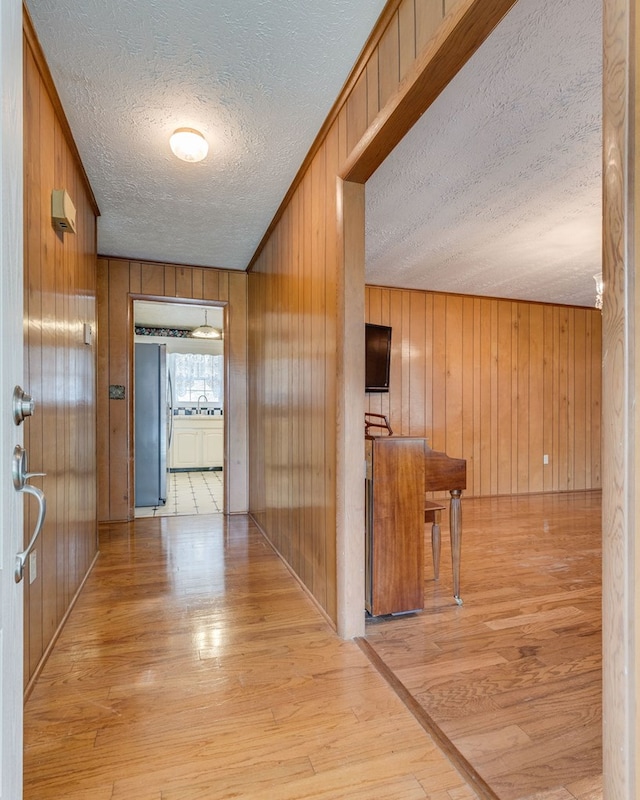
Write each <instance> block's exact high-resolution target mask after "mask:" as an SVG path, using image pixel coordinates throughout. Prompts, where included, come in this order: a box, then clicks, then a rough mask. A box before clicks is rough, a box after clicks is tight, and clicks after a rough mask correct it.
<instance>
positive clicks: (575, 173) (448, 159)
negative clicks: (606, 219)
mask: <svg viewBox="0 0 640 800" xmlns="http://www.w3.org/2000/svg"><path fill="white" fill-rule="evenodd" d="M27 6H28V8H29V11H30V13H31V16H32V18H33V21H34V25H35V28H36V31H37V33H38V36H39V38H40V40H41V42H42V45H43V49H44V51H45V55H46V57H47V60H48V62H49V65H50V67H51V71H52V74H53V77H54V80H55V82H56V86H57V88H58V91H59V93H60V96H61V99H62V103H63V106H64V108H65V110H66V113H67V117H68V119H69V122H70V125H71V128H72V131H73V134H74V137H75V139H76V142H77V145H78V149H79V151H80V154H81V156H82V159H83V162H84V165H85V169H86V171H87V174H88V175H89V179H90V181H91V184H92V187H93V190H94V193H95V195H96V199H97V201H98V204H99V206H100V210H101V213H102V216H101V218H100V220H99V223H98V245H99V251H100V252H101V253H103V254H105V255H114V256H125V257H129V258H139V259H150V260H158V261H173V262H177V263H190V264H196V265H202V266H219V267H225V268H228V269H244V268H245V267H246V266H247V263H248V262H249V260H250V258H251V256H252V255H253V253H254V251H255V248H256V247H257V245H258V243H259V241H260V240H261V238H262V236H263V234H264V232H265V230H266V228H267V227H268V225H269V223H270V222H271V219H272V218H273V215H274V214H275V212H276V210H277V208H278V206H279V205H280V202H281V200H282V198H283V197H284V195H285V193H286V191H287V189H288V188H289V185H290V184H291V181H292V180H293V178H294V176H295V174H296V172H297V170H298V168H299V166H300V164H301V163H302V161H303V159H304V157H305V155H306V153H307V151H308V149H309V147H310V145H311V143H312V141H313V139H314V138H315V136H316V134H317V132H318V130H319V129H320V127H321V125H322V123H323V121H324V119H325V117H326V114H327V113H328V111H329V109H330V108H331V105H332V104H333V101H334V100H335V98H336V96H337V95H338V93H339V91H340V88H341V87H342V84H343V83H344V81H345V79H346V77H347V75H348V73H349V71H350V69H351V67H352V66H353V64H354V62H355V60H356V58H357V56H358V54H359V52H360V50H361V48H362V46H363V45H364V43H365V41H366V38H367V36H368V33H369V31H370V30H371V29H372V28H373V26H374V24H375V22H376V19H377V17H378V16H379V14H380V12H381V11H382V8H383V6H384V2H383V0H295V1H294V0H191V2H186V1H185V0H137V2H135V3H133V2H125V1H124V0H117V1H116V2H113V1H112V0H110V1H109V2H106V3H105V2H104V0H83V2H80V0H27ZM601 40H602V33H601V0H562V2H557V0H553V2H552V0H519V2H518V3H517V4H516V5H515V7H514V8H513V10H512V11H511V12H510V13H509V15H508V16H507V17H506V18H505V20H503V22H502V23H501V24H500V25H499V26H498V28H497V29H496V30H495V31H494V33H493V34H492V36H491V37H490V39H489V41H488V42H487V43H485V45H484V46H483V47H482V48H481V49H480V50H479V51H478V52H477V53H476V55H475V56H474V57H473V58H472V59H471V61H470V62H469V63H468V64H467V66H466V67H465V68H464V69H463V71H462V73H461V74H460V75H458V76H457V77H456V78H455V79H454V80H453V81H452V82H451V84H450V85H449V86H448V87H447V88H446V90H445V92H444V93H443V95H442V96H441V97H440V98H438V100H437V101H436V103H435V104H434V105H433V106H432V107H431V108H430V109H429V110H428V111H427V112H426V113H425V114H424V115H423V117H422V119H421V120H420V121H419V122H418V124H417V125H416V126H415V128H414V129H413V130H412V131H411V132H410V133H409V135H408V136H407V137H405V139H404V140H403V142H401V143H400V145H398V147H397V148H396V150H395V151H394V153H393V154H392V155H391V156H390V157H389V158H388V159H387V161H386V162H385V163H384V164H383V165H382V166H381V167H380V168H379V169H378V171H377V172H376V174H375V175H373V176H372V178H371V179H370V180H369V182H368V183H367V189H366V195H367V236H366V251H367V282H369V283H375V284H382V285H387V286H407V287H415V288H424V289H432V290H440V291H458V292H465V293H472V294H480V295H490V296H497V297H499V296H503V297H513V298H522V299H532V300H541V301H547V302H561V303H576V304H582V305H593V300H594V293H595V284H594V281H593V277H592V276H593V274H594V273H596V272H599V270H600V258H601V246H600V241H601V236H600V229H601V73H602V63H601ZM182 126H188V127H196V128H198V129H200V130H202V131H203V132H204V133H205V135H206V136H207V138H208V140H209V143H210V151H209V155H208V157H207V158H206V159H205V160H204V161H203V162H201V163H200V164H185V163H183V162H180V161H178V160H177V159H175V158H174V157H173V156H172V154H171V152H170V150H169V146H168V138H169V135H170V134H171V133H172V131H173V130H174V129H175V128H177V127H182Z"/></svg>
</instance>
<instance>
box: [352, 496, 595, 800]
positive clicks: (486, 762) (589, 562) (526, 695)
mask: <svg viewBox="0 0 640 800" xmlns="http://www.w3.org/2000/svg"><path fill="white" fill-rule="evenodd" d="M462 505H463V523H462V530H463V545H462V554H463V555H462V581H461V583H462V597H463V599H464V606H463V607H461V608H459V607H458V606H456V605H455V603H454V602H453V598H452V596H451V595H452V588H451V568H450V560H449V559H450V551H449V548H448V544H447V543H448V529H447V530H445V527H444V526H443V538H442V540H443V553H442V562H441V579H440V582H439V584H435V583H434V581H433V580H432V579H431V578H430V576H431V575H432V572H431V562H430V558H429V557H428V558H427V573H426V574H427V577H428V580H427V582H426V588H425V601H426V608H425V611H424V612H423V613H421V614H417V615H415V616H411V617H396V618H393V619H387V618H385V619H381V620H373V621H371V622H370V623H369V624H368V626H367V644H368V646H370V647H372V648H373V650H374V651H375V655H374V657H375V656H377V657H379V658H380V659H381V660H382V661H383V662H384V664H385V665H386V666H387V667H388V668H389V669H390V671H391V672H392V673H393V680H395V681H396V682H399V683H398V684H397V686H398V688H399V690H400V691H403V690H408V695H409V700H410V701H414V702H416V701H417V702H416V705H417V706H419V710H422V711H423V712H426V714H427V715H428V716H429V717H430V718H431V719H432V720H433V721H434V722H435V723H437V725H438V726H439V727H440V729H441V730H442V731H443V732H444V733H445V734H446V736H447V737H448V738H449V739H450V740H451V742H452V743H453V744H454V745H455V747H456V748H457V749H458V750H459V751H460V752H461V753H462V754H463V756H464V757H466V759H467V760H468V761H469V762H470V764H471V765H472V767H474V768H475V769H477V771H478V773H479V774H480V776H481V777H482V778H483V779H485V780H486V781H487V783H488V784H489V785H490V787H491V788H492V789H493V790H494V791H495V793H496V795H497V796H498V797H499V798H501V800H515V799H516V798H525V797H526V798H535V799H536V800H543V798H544V800H574V798H577V799H578V800H599V798H602V752H601V737H602V733H601V725H602V720H601V606H600V604H601V522H600V514H601V512H600V506H601V496H600V494H599V493H571V494H562V495H539V496H531V497H521V498H500V499H481V500H463V504H462ZM427 540H428V539H427ZM445 548H446V549H445ZM427 553H430V547H429V548H427Z"/></svg>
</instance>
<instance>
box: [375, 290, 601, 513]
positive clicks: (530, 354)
mask: <svg viewBox="0 0 640 800" xmlns="http://www.w3.org/2000/svg"><path fill="white" fill-rule="evenodd" d="M366 319H367V321H368V322H373V323H377V324H382V325H390V326H391V328H392V354H391V374H390V388H389V392H388V393H387V394H374V393H371V394H368V395H367V398H368V401H367V410H368V411H373V412H375V413H378V414H385V415H386V416H387V417H388V419H389V423H390V425H391V428H392V430H393V431H394V433H397V434H400V435H405V436H425V437H426V438H427V439H428V440H429V443H430V445H431V447H432V448H433V449H434V450H440V451H444V452H446V453H447V454H448V455H450V456H453V457H455V458H465V459H466V460H467V491H466V492H465V496H467V497H481V496H494V495H516V494H528V493H534V492H559V491H571V490H588V489H600V488H601V447H600V440H601V427H602V423H601V417H602V314H601V313H600V311H598V310H597V309H589V308H579V307H572V306H560V305H546V304H541V303H528V302H523V301H517V300H497V299H491V298H481V297H472V296H468V295H466V296H465V295H458V294H446V293H433V292H423V291H416V290H402V289H389V288H381V287H375V286H368V287H367V289H366ZM545 455H546V456H547V457H548V458H547V460H548V464H544V456H545Z"/></svg>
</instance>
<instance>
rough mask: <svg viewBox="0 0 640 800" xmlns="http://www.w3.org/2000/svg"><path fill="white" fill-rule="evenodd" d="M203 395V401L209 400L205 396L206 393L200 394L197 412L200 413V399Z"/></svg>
mask: <svg viewBox="0 0 640 800" xmlns="http://www.w3.org/2000/svg"><path fill="white" fill-rule="evenodd" d="M203 397H204V402H205V403H208V402H209V400H208V398H207V395H206V394H201V395H200V397H199V398H198V414H199V413H200V411H201V408H200V401H201V400H202V398H203Z"/></svg>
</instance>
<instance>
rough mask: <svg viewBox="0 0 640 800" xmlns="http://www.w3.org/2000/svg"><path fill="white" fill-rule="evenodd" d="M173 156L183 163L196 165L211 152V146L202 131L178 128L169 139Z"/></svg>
mask: <svg viewBox="0 0 640 800" xmlns="http://www.w3.org/2000/svg"><path fill="white" fill-rule="evenodd" d="M169 144H170V145H171V150H172V151H173V154H174V155H175V156H177V157H178V158H181V159H182V160H183V161H189V162H191V163H195V162H196V161H202V159H203V158H204V157H205V156H206V155H207V153H208V152H209V145H208V143H207V140H206V139H205V138H204V136H203V135H202V134H201V133H200V131H197V130H195V128H178V130H176V131H174V132H173V133H172V134H171V138H170V139H169Z"/></svg>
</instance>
